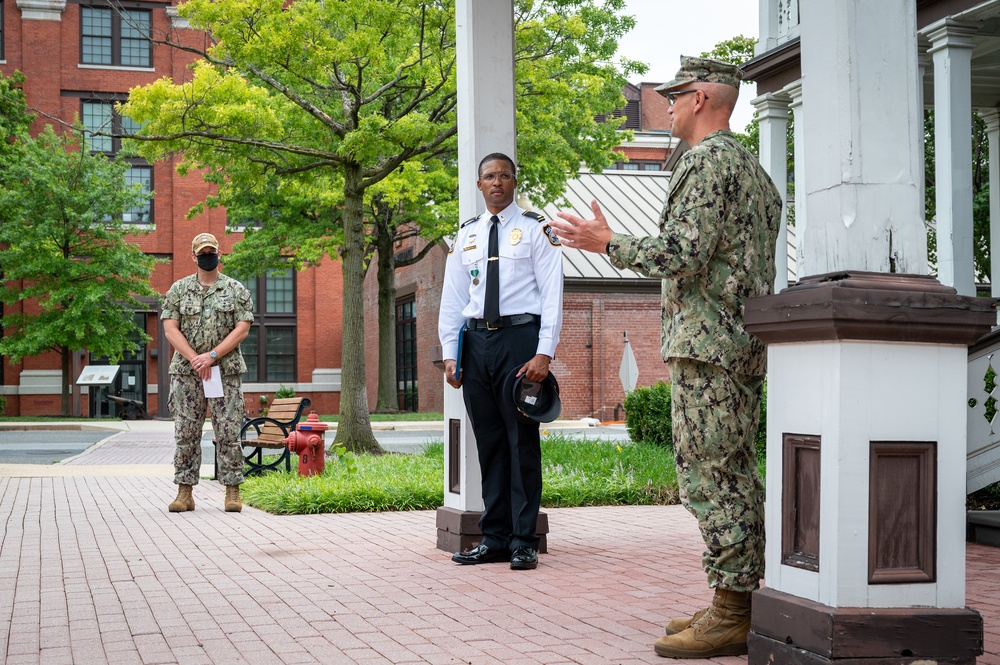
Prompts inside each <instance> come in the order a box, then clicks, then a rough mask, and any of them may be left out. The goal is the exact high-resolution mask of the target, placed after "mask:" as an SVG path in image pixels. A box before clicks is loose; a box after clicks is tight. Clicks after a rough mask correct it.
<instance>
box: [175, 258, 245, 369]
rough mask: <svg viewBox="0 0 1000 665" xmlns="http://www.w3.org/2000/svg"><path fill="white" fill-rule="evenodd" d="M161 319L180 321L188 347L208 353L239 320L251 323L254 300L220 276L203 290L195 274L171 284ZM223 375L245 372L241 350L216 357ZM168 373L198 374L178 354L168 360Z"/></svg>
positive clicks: (236, 283) (232, 281)
mask: <svg viewBox="0 0 1000 665" xmlns="http://www.w3.org/2000/svg"><path fill="white" fill-rule="evenodd" d="M160 318H161V319H176V320H177V321H179V322H180V329H181V334H182V335H184V339H186V340H187V341H188V344H190V345H191V348H192V349H194V350H195V351H197V352H198V353H207V352H209V351H211V350H212V349H213V348H215V347H216V346H218V345H219V344H220V343H221V342H222V340H224V339H225V338H226V336H227V335H229V333H231V332H232V331H233V329H234V328H235V327H236V324H237V323H238V322H240V321H251V322H252V321H253V300H252V299H251V297H250V291H249V290H248V289H247V287H246V286H244V285H243V284H242V283H241V282H238V281H237V280H235V279H232V278H231V277H227V276H226V275H223V274H221V273H220V274H219V278H218V279H217V280H216V281H215V284H213V285H212V286H210V287H208V288H207V289H205V288H203V287H202V286H201V284H199V283H198V275H197V274H194V275H191V276H189V277H185V278H183V279H179V280H177V281H176V282H174V285H173V286H171V287H170V290H169V291H167V295H166V297H165V298H164V301H163V310H162V312H161V313H160ZM216 363H217V364H218V365H219V367H220V369H221V370H222V375H223V376H227V375H232V374H235V375H240V374H243V373H244V372H245V371H247V366H246V363H245V362H244V361H243V354H242V353H241V352H240V347H239V346H237V347H236V348H235V349H233V350H232V351H230V352H229V353H227V354H226V355H224V356H222V357H221V358H219V359H218V360H217V361H216ZM170 374H172V375H173V374H190V375H197V372H196V371H195V370H194V368H193V367H191V363H190V362H188V360H187V359H186V358H184V357H183V356H181V354H179V353H175V354H174V358H173V360H171V361H170Z"/></svg>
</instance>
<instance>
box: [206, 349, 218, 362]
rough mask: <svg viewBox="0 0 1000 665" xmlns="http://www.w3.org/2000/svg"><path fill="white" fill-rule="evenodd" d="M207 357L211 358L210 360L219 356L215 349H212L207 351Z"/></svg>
mask: <svg viewBox="0 0 1000 665" xmlns="http://www.w3.org/2000/svg"><path fill="white" fill-rule="evenodd" d="M208 357H209V358H211V359H212V360H215V359H216V358H218V357H219V354H217V353H216V352H215V349H212V350H211V351H209V352H208Z"/></svg>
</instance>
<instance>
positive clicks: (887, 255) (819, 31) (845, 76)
mask: <svg viewBox="0 0 1000 665" xmlns="http://www.w3.org/2000/svg"><path fill="white" fill-rule="evenodd" d="M799 8H800V9H799V11H800V14H801V18H802V20H801V23H800V26H799V28H800V31H801V39H802V41H801V44H802V57H801V63H802V88H803V97H804V98H805V99H808V100H809V101H808V104H809V122H808V124H807V125H806V126H805V127H804V128H803V129H804V132H803V141H804V144H803V147H804V150H803V155H802V158H803V159H804V160H805V166H806V173H808V182H806V183H804V185H805V192H804V194H805V207H806V208H807V212H808V215H809V229H808V233H806V234H804V235H803V237H802V238H800V239H799V240H801V244H802V251H803V254H804V256H805V258H806V261H807V266H808V267H807V269H805V268H803V269H800V270H799V278H800V279H801V278H802V277H803V276H804V275H808V274H823V273H828V272H841V271H845V270H862V271H874V272H899V273H917V274H926V272H927V267H926V264H927V234H926V231H925V229H924V221H923V219H922V216H921V214H920V203H919V202H920V197H922V196H923V192H924V183H923V181H922V180H921V179H920V173H921V166H920V164H921V161H922V160H923V158H924V156H923V152H922V151H920V149H919V146H918V145H916V144H915V143H914V142H913V140H912V139H913V137H914V136H916V135H917V132H918V131H919V129H920V126H922V120H921V117H920V114H919V113H917V110H918V105H919V103H920V102H919V94H918V90H917V43H916V7H915V6H914V4H913V1H912V0H880V1H879V2H868V1H866V0H802V1H801V2H800V3H799ZM900 21H902V22H900ZM872 63H878V66H873V64H872ZM795 129H796V133H798V132H799V129H800V128H799V126H798V124H797V123H796V128H795ZM967 138H968V134H966V139H967ZM796 161H798V153H797V154H796ZM802 185H803V183H799V182H797V183H796V190H799V189H800V188H802Z"/></svg>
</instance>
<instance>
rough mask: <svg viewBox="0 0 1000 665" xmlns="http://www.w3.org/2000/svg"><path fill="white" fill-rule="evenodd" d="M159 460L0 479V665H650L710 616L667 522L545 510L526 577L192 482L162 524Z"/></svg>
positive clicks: (993, 593)
mask: <svg viewBox="0 0 1000 665" xmlns="http://www.w3.org/2000/svg"><path fill="white" fill-rule="evenodd" d="M147 422H148V421H147ZM129 424H130V425H131V424H132V423H129ZM172 447H173V443H172V438H171V435H170V432H169V430H168V431H162V430H161V431H153V430H152V429H142V430H141V431H140V428H133V427H128V428H127V431H120V432H113V433H112V434H111V436H110V437H109V438H108V439H106V440H104V441H103V442H102V443H101V444H99V445H97V446H94V447H92V448H91V449H88V450H87V452H85V453H84V454H82V455H79V456H77V457H76V458H74V459H73V460H70V461H68V462H67V463H65V464H59V465H50V467H49V468H50V469H51V470H52V471H51V472H50V474H51V475H49V476H47V477H33V478H12V477H0V522H2V523H3V532H2V536H0V662H3V663H6V664H8V665H20V664H23V663H55V664H61V663H82V664H87V665H89V664H91V663H113V664H114V665H120V664H126V663H143V664H155V663H182V664H184V665H188V664H203V663H204V664H207V663H218V664H220V665H221V664H223V663H225V664H227V665H228V664H232V663H252V664H253V665H267V664H271V663H274V664H278V663H282V664H283V663H363V664H369V663H387V664H388V663H392V664H395V663H472V664H475V665H479V664H486V663H519V664H520V663H528V664H534V663H538V664H545V665H554V664H561V663H584V664H591V663H593V664H595V665H596V664H598V663H600V664H604V663H665V662H673V661H669V660H665V659H661V658H658V657H657V656H656V655H655V654H654V653H653V650H652V643H653V641H654V640H655V639H656V637H657V636H658V635H659V634H660V633H661V631H662V626H663V624H664V623H665V622H666V620H667V619H668V618H670V617H672V616H675V615H678V614H682V613H691V612H693V611H695V610H697V609H698V608H700V607H702V606H704V605H705V604H707V603H708V602H709V599H710V592H709V590H708V589H707V588H705V583H704V575H703V573H702V571H701V567H700V564H699V557H700V552H701V549H702V546H701V543H700V537H699V535H698V529H697V525H696V524H695V522H694V520H693V519H692V518H691V517H689V516H688V515H687V513H686V512H685V511H684V510H683V509H682V508H680V507H679V506H652V507H645V506H624V507H590V508H562V509H546V512H547V513H548V515H549V522H550V527H551V532H550V534H549V552H548V554H544V555H542V556H541V558H540V564H539V567H538V569H537V570H534V571H512V570H510V569H509V567H508V566H506V565H505V564H490V565H484V566H465V567H462V566H456V565H455V564H453V563H452V562H451V561H450V559H449V554H448V553H447V552H442V551H440V550H437V549H436V548H435V515H434V512H433V511H414V512H393V513H355V514H345V515H300V516H276V515H270V514H268V513H265V512H263V511H259V510H256V509H254V508H250V507H248V506H247V507H244V510H243V512H242V513H225V512H224V511H223V489H222V488H221V486H219V485H218V484H217V483H215V482H211V481H203V482H202V483H201V484H199V485H198V486H197V487H196V488H195V500H196V502H197V509H196V510H195V511H193V512H188V513H176V514H171V513H168V512H167V511H166V504H167V503H168V502H169V501H170V500H171V499H172V498H173V496H174V491H175V488H174V485H173V482H172V479H171V478H170V477H169V476H162V475H155V474H151V473H146V472H145V467H146V465H148V464H152V466H155V467H160V466H163V462H162V460H163V459H164V457H165V456H166V459H167V460H169V455H171V454H172ZM151 460H154V461H152V462H151ZM56 467H63V468H62V469H57V468H56ZM68 468H73V469H74V472H76V470H77V469H78V470H79V473H80V474H81V475H56V473H57V472H60V473H61V472H62V471H63V470H64V469H68ZM112 468H120V469H121V472H120V473H114V474H107V475H100V476H99V474H96V473H95V471H97V470H101V469H112ZM967 552H968V559H967V560H968V574H967V579H968V583H967V592H968V604H969V606H970V607H972V608H974V609H976V610H978V611H980V612H981V613H982V614H983V617H984V623H985V626H986V631H985V632H986V650H987V654H986V655H984V656H983V657H982V658H980V659H979V661H978V662H979V663H981V664H986V665H1000V549H998V548H990V547H985V546H980V545H969V546H968V548H967ZM686 662H691V663H728V664H735V663H745V662H746V657H727V658H715V659H711V660H703V661H686Z"/></svg>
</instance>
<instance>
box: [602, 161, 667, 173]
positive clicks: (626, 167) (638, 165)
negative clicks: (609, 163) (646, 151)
mask: <svg viewBox="0 0 1000 665" xmlns="http://www.w3.org/2000/svg"><path fill="white" fill-rule="evenodd" d="M614 168H616V169H618V170H619V171H662V170H663V165H662V164H661V163H660V162H655V161H650V160H648V159H647V160H643V159H633V160H631V161H628V162H618V163H617V164H615V165H614Z"/></svg>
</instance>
